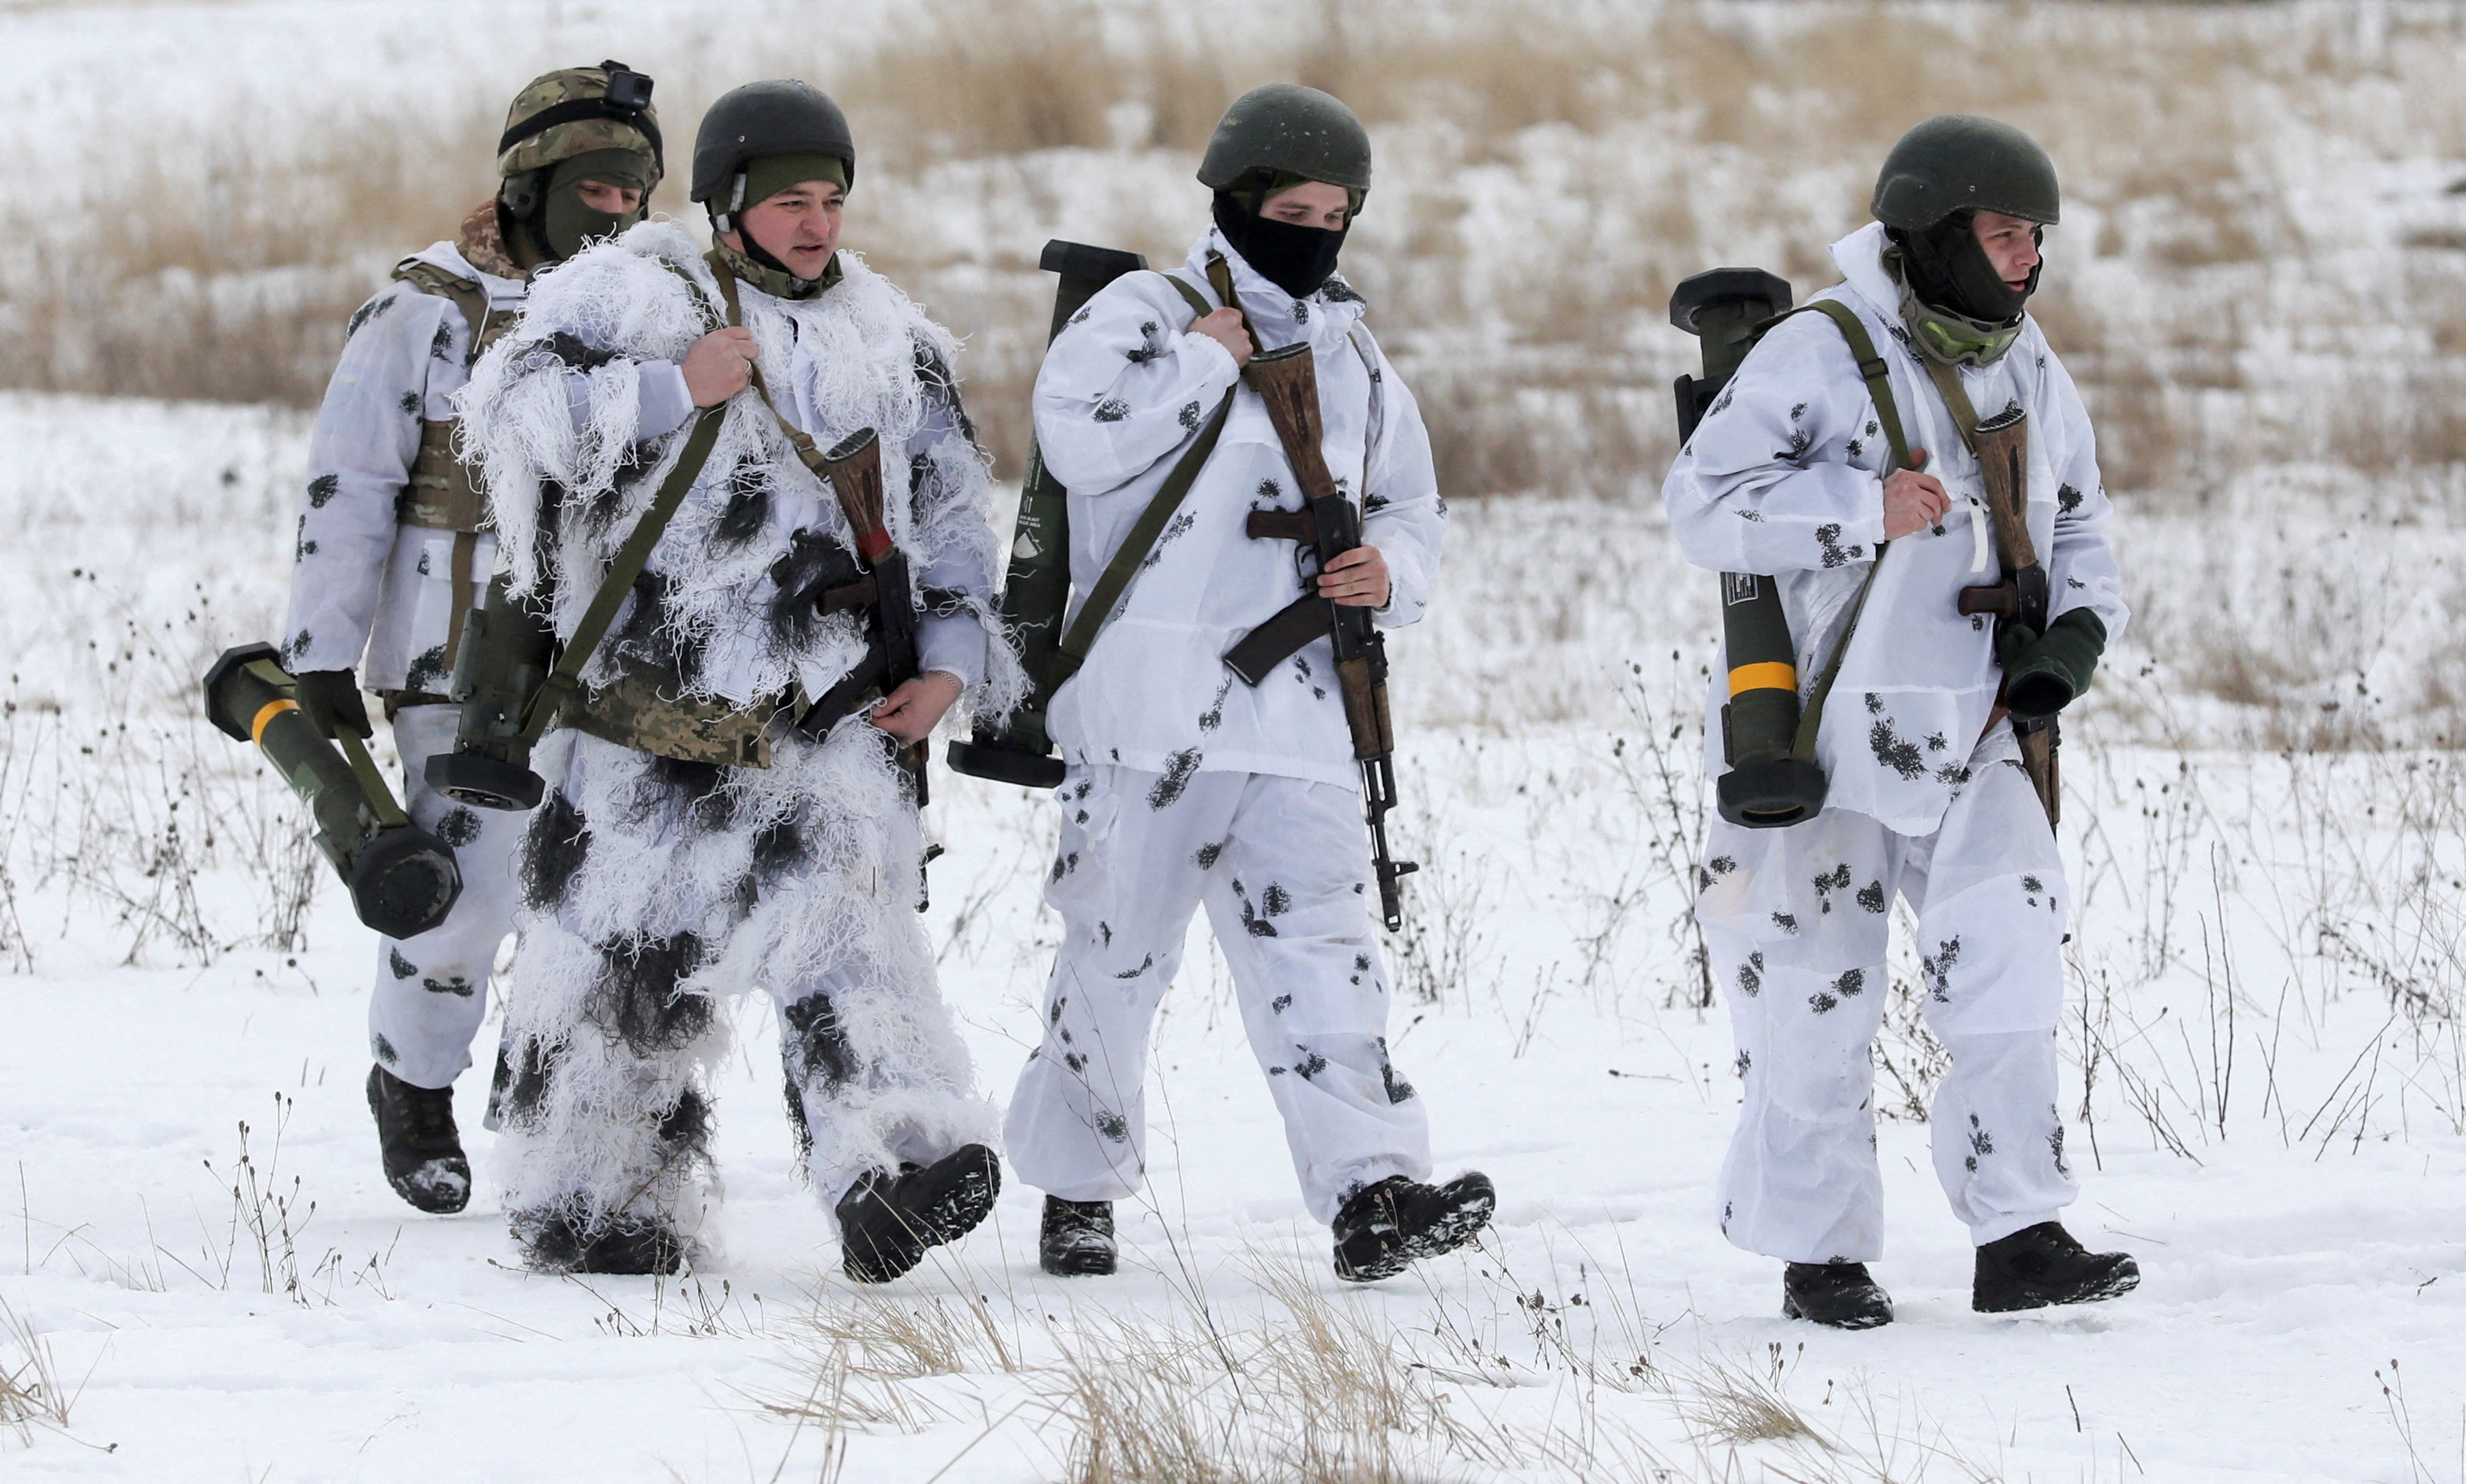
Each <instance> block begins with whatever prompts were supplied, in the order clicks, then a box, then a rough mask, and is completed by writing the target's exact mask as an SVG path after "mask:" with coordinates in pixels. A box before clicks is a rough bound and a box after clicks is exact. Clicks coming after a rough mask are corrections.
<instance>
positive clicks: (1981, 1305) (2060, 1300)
mask: <svg viewBox="0 0 2466 1484" xmlns="http://www.w3.org/2000/svg"><path fill="white" fill-rule="evenodd" d="M2140 1286H2141V1265H2140V1264H2139V1263H2137V1262H2134V1261H2133V1260H2132V1257H2131V1254H2129V1253H2127V1252H2093V1251H2089V1250H2088V1249H2087V1248H2084V1247H2082V1246H2081V1245H2080V1243H2079V1242H2077V1241H2075V1240H2074V1238H2073V1234H2072V1233H2071V1232H2069V1231H2066V1230H2065V1229H2063V1226H2062V1224H2061V1223H2058V1222H2052V1221H2042V1222H2040V1223H2038V1224H2037V1225H2036V1226H2034V1227H2024V1228H2022V1229H2020V1230H2018V1231H2015V1232H2013V1233H2012V1234H2011V1235H2010V1236H2007V1237H2005V1238H2002V1239H2001V1240H1999V1241H1994V1242H1989V1243H1987V1244H1986V1245H1985V1246H1984V1247H1982V1248H1980V1249H1979V1250H1978V1276H1977V1277H1976V1278H1975V1279H1973V1280H1972V1281H1971V1283H1970V1287H1969V1307H1971V1308H1972V1309H1975V1310H1977V1311H1978V1312H1979V1313H1981V1314H2010V1313H2012V1312H2014V1311H2016V1310H2020V1309H2043V1308H2045V1307H2047V1306H2048V1305H2049V1304H2082V1303H2089V1302H2091V1301H2093V1300H2096V1299H2099V1298H2113V1297H2114V1296H2116V1295H2118V1294H2128V1293H2130V1292H2132V1291H2133V1290H2134V1289H2136V1288H2139V1287H2140Z"/></svg>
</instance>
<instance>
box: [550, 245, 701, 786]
mask: <svg viewBox="0 0 2466 1484" xmlns="http://www.w3.org/2000/svg"><path fill="white" fill-rule="evenodd" d="M661 262H662V263H666V262H667V259H665V258H661ZM668 266H670V267H672V268H673V267H675V265H674V264H669V265H668ZM676 271H677V274H678V276H679V277H683V278H684V280H685V282H686V283H687V284H688V285H691V286H692V287H693V289H694V291H695V293H696V294H697V295H699V294H700V293H701V286H700V285H699V284H695V283H694V281H693V277H692V276H691V275H689V274H686V273H685V272H684V270H683V269H677V270H676ZM727 412H728V404H727V403H725V402H723V403H721V404H719V405H718V406H717V407H707V408H705V409H703V410H702V412H701V413H700V415H698V416H697V417H695V419H694V426H693V432H691V433H689V434H687V435H686V437H685V446H684V452H683V453H681V454H678V455H677V463H676V467H675V468H673V469H671V470H669V471H668V476H667V478H666V479H665V480H664V481H662V482H661V485H660V491H659V493H658V494H656V495H654V496H652V497H651V508H650V509H648V510H645V511H643V512H642V519H640V520H639V521H635V522H634V530H633V533H632V534H631V535H629V536H627V537H626V538H625V544H624V545H622V546H619V547H617V556H616V559H615V560H613V561H611V562H610V563H609V564H608V571H607V573H606V575H605V576H603V577H601V578H600V580H599V590H598V591H596V592H594V593H593V594H592V595H591V606H590V607H589V608H587V609H583V610H582V622H580V623H578V624H576V625H574V626H573V636H572V638H570V639H567V640H566V641H565V646H564V648H562V649H561V650H559V651H558V652H557V656H556V667H555V668H554V669H552V670H550V671H549V676H548V678H547V679H546V680H544V681H542V682H541V684H540V688H539V693H538V694H537V695H536V696H534V697H533V698H531V708H530V711H529V712H528V713H527V715H525V716H524V718H523V741H524V742H538V741H539V740H540V737H541V735H542V734H543V733H545V732H546V731H547V730H548V728H549V722H551V721H553V720H555V719H556V716H557V714H558V713H559V712H561V711H563V710H564V709H565V706H566V703H567V702H568V701H570V700H573V699H575V698H579V697H580V695H581V694H582V667H583V666H585V665H587V664H589V663H590V662H591V655H592V653H593V652H594V651H595V650H597V649H598V648H599V641H600V640H601V639H604V638H606V637H607V636H608V626H609V625H610V624H613V623H615V622H616V621H617V608H618V607H619V606H620V605H621V604H623V603H624V601H625V595H626V594H627V593H629V592H632V591H633V590H634V580H635V579H636V578H638V577H640V576H641V575H642V568H643V566H644V565H646V564H648V563H649V562H650V560H651V548H652V547H654V546H656V545H658V544H659V543H660V538H661V536H662V535H664V534H665V533H666V531H667V529H668V521H670V520H671V519H673V518H674V517H675V515H676V513H677V507H678V506H680V505H682V504H684V499H685V492H686V491H687V490H689V489H691V488H693V482H694V480H695V479H696V478H697V477H699V476H701V474H702V466H703V465H704V464H706V463H708V462H709V461H710V451H711V449H712V447H713V446H714V445H716V444H717V443H718V442H719V425H720V423H721V422H722V421H723V420H724V418H725V417H726V415H727Z"/></svg>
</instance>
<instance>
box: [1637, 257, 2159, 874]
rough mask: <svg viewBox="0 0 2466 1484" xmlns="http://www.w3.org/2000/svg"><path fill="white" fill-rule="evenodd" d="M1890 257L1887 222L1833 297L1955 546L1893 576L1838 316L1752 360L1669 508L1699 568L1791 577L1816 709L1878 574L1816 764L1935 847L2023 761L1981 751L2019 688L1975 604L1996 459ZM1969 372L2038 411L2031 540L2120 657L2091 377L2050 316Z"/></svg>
mask: <svg viewBox="0 0 2466 1484" xmlns="http://www.w3.org/2000/svg"><path fill="white" fill-rule="evenodd" d="M1884 246H1885V237H1884V229H1883V228H1882V227H1881V226H1880V225H1875V224H1870V225H1868V226H1867V227H1865V228H1862V229H1860V230H1859V231H1857V232H1855V233H1850V235H1849V236H1848V237H1845V238H1843V239H1842V240H1841V241H1839V242H1836V243H1834V244H1833V245H1832V259H1833V261H1834V263H1835V264H1837V265H1838V266H1839V267H1840V269H1841V272H1842V276H1843V277H1844V278H1845V279H1846V280H1847V281H1846V282H1844V283H1842V284H1839V285H1836V286H1834V287H1832V288H1828V289H1826V290H1825V291H1823V292H1822V293H1820V294H1818V295H1815V296H1813V297H1814V298H1816V299H1838V300H1840V301H1841V302H1843V303H1846V304H1848V305H1850V307H1851V308H1852V309H1854V310H1856V311H1857V314H1858V317H1859V319H1860V321H1863V322H1864V323H1865V325H1866V327H1867V333H1868V334H1869V336H1870V337H1871V338H1872V339H1873V341H1874V343H1875V345H1876V347H1877V350H1878V353H1879V354H1881V355H1882V356H1883V357H1884V359H1885V361H1886V362H1887V363H1888V364H1889V365H1890V368H1891V369H1890V377H1891V383H1892V388H1893V399H1894V402H1895V404H1896V405H1897V406H1898V408H1899V410H1900V415H1901V423H1902V427H1903V429H1904V430H1905V432H1906V433H1907V436H1908V439H1909V442H1910V445H1911V447H1912V448H1914V449H1924V450H1926V451H1927V453H1928V454H1929V455H1930V456H1929V459H1928V462H1927V465H1926V471H1927V473H1929V474H1932V475H1934V476H1937V477H1938V478H1939V479H1940V480H1942V481H1943V485H1944V488H1945V490H1946V491H1947V492H1948V493H1950V494H1951V496H1952V497H1953V501H1954V506H1953V510H1952V513H1951V515H1950V516H1949V517H1947V518H1946V520H1945V521H1944V522H1943V527H1942V529H1943V534H1942V535H1936V534H1933V533H1932V532H1931V531H1927V530H1920V531H1919V532H1918V533H1917V534H1916V535H1914V536H1907V537H1903V538H1902V539H1900V540H1898V541H1895V542H1894V543H1891V545H1890V547H1889V548H1888V549H1887V550H1886V552H1885V555H1884V558H1883V561H1882V564H1881V566H1880V568H1878V567H1877V564H1876V562H1875V557H1874V553H1875V551H1876V549H1877V548H1878V546H1879V545H1881V544H1882V543H1883V536H1884V498H1883V476H1882V470H1883V466H1884V464H1885V462H1886V461H1887V460H1888V459H1889V458H1890V456H1891V454H1890V451H1889V450H1888V449H1887V447H1886V443H1885V438H1884V435H1883V430H1882V428H1881V426H1880V425H1879V423H1878V421H1877V419H1876V415H1875V408H1874V403H1873V400H1872V398H1871V397H1870V396H1869V395H1868V391H1867V386H1866V383H1865V382H1864V381H1863V380H1861V379H1860V377H1859V375H1858V368H1857V362H1856V359H1855V357H1853V356H1852V354H1851V353H1850V346H1849V343H1848V341H1846V340H1845V339H1844V338H1843V336H1842V334H1841V330H1840V328H1839V326H1837V325H1835V324H1834V323H1833V322H1832V321H1830V320H1828V319H1827V318H1825V317H1824V316H1823V315H1821V314H1801V315H1796V316H1793V317H1791V318H1790V319H1789V320H1787V321H1783V322H1782V324H1780V325H1778V326H1776V327H1775V328H1774V329H1773V330H1772V331H1771V332H1770V333H1768V334H1766V335H1765V336H1764V338H1763V340H1762V342H1761V343H1759V344H1758V345H1757V346H1756V347H1755V349H1754V350H1752V351H1750V352H1749V353H1748V355H1747V358H1746V360H1745V362H1744V363H1743V364H1742V365H1740V366H1739V367H1738V371H1737V376H1736V377H1734V378H1733V379H1732V381H1731V382H1730V385H1729V386H1728V387H1727V388H1724V389H1723V390H1722V392H1721V394H1720V396H1718V397H1717V398H1715V400H1714V403H1713V406H1712V408H1711V409H1710V410H1707V412H1706V413H1705V416H1704V421H1703V423H1702V424H1701V425H1700V426H1699V427H1697V428H1696V430H1695V433H1694V436H1693V438H1691V439H1690V440H1689V441H1688V444H1687V446H1686V447H1685V448H1684V449H1682V450H1680V452H1679V455H1678V461H1677V463H1676V464H1675V465H1674V466H1672V468H1671V469H1670V476H1669V479H1668V480H1667V481H1666V482H1665V483H1664V485H1663V486H1662V499H1663V502H1664V504H1665V505H1666V506H1667V508H1668V510H1669V512H1670V526H1671V528H1672V530H1673V531H1674V532H1675V533H1676V535H1677V538H1678V543H1679V546H1680V549H1681V550H1683V551H1684V552H1685V553H1686V556H1687V560H1688V561H1689V562H1691V563H1693V564H1694V565H1697V566H1700V567H1704V568H1707V569H1709V570H1712V571H1728V572H1759V573H1766V574H1770V575H1771V576H1773V577H1774V579H1775V580H1776V582H1777V584H1778V586H1779V587H1780V590H1781V594H1782V608H1783V609H1784V610H1785V611H1786V612H1787V614H1788V616H1789V626H1790V633H1791V635H1792V636H1793V637H1794V639H1795V640H1796V643H1797V647H1798V676H1799V688H1800V691H1801V694H1802V696H1804V694H1805V692H1807V691H1809V690H1811V689H1812V688H1813V686H1814V685H1815V683H1816V680H1817V679H1818V677H1819V676H1820V674H1821V672H1822V670H1823V667H1824V664H1825V661H1826V660H1827V658H1828V657H1829V656H1830V654H1831V653H1832V650H1833V647H1834V644H1835V642H1836V638H1837V636H1838V634H1839V632H1840V631H1841V627H1842V625H1843V623H1844V622H1845V620H1846V618H1847V615H1848V612H1849V609H1850V604H1851V602H1852V601H1853V600H1854V599H1855V598H1856V596H1857V593H1858V589H1859V587H1860V585H1861V584H1863V583H1865V582H1866V581H1867V578H1868V575H1869V573H1870V571H1873V572H1874V587H1873V589H1872V592H1871V593H1870V594H1869V596H1868V599H1867V604H1866V608H1865V610H1864V612H1863V613H1862V614H1861V615H1860V617H1859V619H1858V626H1857V631H1856V632H1855V634H1854V636H1853V637H1852V639H1851V642H1850V648H1849V651H1848V653H1846V654H1845V655H1844V656H1843V658H1842V665H1841V674H1840V677H1839V679H1838V680H1837V681H1836V682H1835V683H1834V685H1833V689H1832V693H1831V697H1830V698H1829V700H1828V701H1827V705H1826V708H1825V714H1824V721H1823V726H1822V729H1821V732H1820V734H1819V736H1818V738H1817V743H1816V754H1817V762H1818V763H1819V764H1821V765H1822V767H1823V769H1824V771H1825V774H1826V776H1827V779H1829V781H1830V793H1829V795H1828V802H1827V807H1828V808H1844V809H1852V810H1855V811H1857V812H1859V813H1863V814H1868V815H1872V816H1873V817H1874V818H1876V819H1879V820H1881V821H1883V822H1884V824H1886V825H1887V826H1888V827H1890V828H1892V829H1893V830H1895V831H1900V832H1902V833H1907V834H1923V833H1926V832H1929V831H1933V830H1934V829H1935V827H1936V824H1937V822H1938V821H1939V820H1940V819H1941V818H1942V816H1943V811H1944V809H1945V808H1946V806H1947V805H1948V804H1949V803H1950V802H1951V799H1952V797H1953V795H1954V793H1955V792H1957V791H1958V790H1959V788H1960V787H1961V786H1962V785H1963V784H1965V783H1966V782H1967V781H1968V779H1969V777H1970V776H1971V770H1972V769H1973V768H1974V767H1975V766H1977V765H1980V764H1984V763H1985V762H1988V761H1992V760H1993V759H1994V758H1996V757H1999V756H2003V755H2005V754H2006V753H2008V752H2009V751H2010V749H2011V747H2012V743H2011V741H2010V736H2009V732H2008V730H2006V729H2005V728H2003V727H1999V728H1998V729H1997V735H1996V736H1995V737H1993V738H1988V739H1986V743H1987V745H1986V747H1985V748H1984V749H1981V748H1979V746H1978V745H1977V744H1978V743H1979V742H1980V740H1981V737H1982V734H1983V733H1984V730H1985V728H1986V724H1987V719H1988V717H1989V716H1990V715H1991V714H1992V711H1993V708H1994V703H1995V695H1996V691H1997V689H1998V686H1999V682H2000V679H2001V675H2000V672H1999V670H1998V667H1997V665H1996V662H1995V649H1994V626H1993V624H1992V622H1991V621H1990V620H1986V619H1973V618H1967V617H1963V616H1962V614H1961V612H1960V611H1959V609H1958V608H1957V607H1956V605H1957V602H1958V596H1959V593H1960V590H1961V589H1962V588H1963V587H1976V586H1980V585H1984V584H1989V583H1993V582H1995V581H1996V580H1997V579H1998V575H1999V568H1998V565H1997V563H1996V559H1995V556H1994V552H1993V546H1992V542H1991V540H1990V534H1989V529H1990V528H1989V526H1988V525H1987V523H1986V516H1985V512H1984V506H1983V504H1981V503H1980V498H1981V495H1982V486H1981V484H1980V482H1979V475H1978V462H1977V460H1976V459H1975V458H1974V457H1973V456H1971V454H1969V452H1968V450H1967V449H1966V448H1965V447H1964V446H1963V444H1962V439H1961V436H1960V434H1959V433H1958V432H1956V431H1955V430H1954V428H1953V426H1952V422H1951V417H1950V414H1949V413H1948V412H1947V411H1946V410H1945V409H1944V405H1943V401H1942V398H1941V396H1940V395H1939V393H1938V392H1937V391H1936V388H1935V385H1934V383H1933V382H1931V381H1930V380H1929V379H1928V377H1927V373H1926V370H1925V368H1924V367H1923V366H1921V365H1919V364H1918V361H1917V352H1916V351H1915V350H1914V349H1913V348H1912V347H1911V345H1910V343H1909V333H1908V331H1907V330H1905V329H1904V328H1903V327H1902V324H1901V320H1900V314H1899V301H1900V299H1899V290H1898V286H1897V285H1896V284H1895V282H1894V279H1893V277H1892V276H1891V275H1890V273H1889V272H1888V271H1887V270H1886V268H1885V267H1884V265H1883V262H1882V254H1883V249H1884ZM1960 374H1961V380H1962V388H1963V389H1964V390H1966V391H1967V392H1968V393H1969V399H1970V403H1971V405H1972V406H1973V407H1974V408H1975V409H1976V410H1977V412H1978V415H1979V416H1980V417H1982V418H1984V417H1992V416H1994V415H1995V414H1996V413H1997V412H1999V411H2001V410H2004V409H2006V407H2008V406H2010V405H2011V404H2013V403H2015V402H2018V403H2019V404H2020V405H2021V406H2022V407H2023V408H2025V409H2027V410H2028V411H2029V535H2030V539H2031V542H2032V543H2033V544H2035V545H2036V547H2037V548H2038V552H2039V558H2040V560H2041V561H2042V562H2043V563H2044V564H2045V565H2046V567H2047V571H2048V576H2049V581H2050V583H2051V587H2052V599H2051V605H2050V616H2054V615H2058V614H2061V613H2063V612H2066V611H2068V610H2070V609H2075V608H2088V609H2095V610H2096V613H2097V614H2098V616H2099V617H2100V618H2101V619H2103V620H2104V621H2105V623H2106V631H2107V639H2108V642H2109V644H2110V645H2111V644H2112V643H2113V642H2114V641H2115V640H2117V639H2118V638H2120V637H2121V636H2122V633H2123V629H2124V625H2125V622H2126V620H2127V619H2128V617H2129V616H2130V615H2129V610H2128V609H2126V608H2125V606H2124V602H2123V590H2122V579H2121V575H2120V573H2119V570H2118V568H2117V566H2116V561H2115V553H2114V550H2113V549H2112V547H2111V546H2110V545H2109V543H2108V542H2107V537H2106V527H2107V522H2108V521H2109V520H2110V519H2112V517H2113V515H2114V506H2113V505H2112V504H2111V503H2110V502H2109V501H2108V499H2107V496H2106V488H2105V485H2104V483H2103V482H2102V481H2101V480H2100V478H2099V476H2098V471H2097V446H2096V435H2095V434H2094V433H2093V432H2092V431H2091V428H2090V423H2089V413H2088V411H2087V410H2085V409H2084V408H2083V407H2082V405H2081V399H2080V393H2079V391H2078V390H2077V389H2076V388H2074V385H2073V380H2072V377H2071V376H2070V375H2069V374H2067V373H2066V371H2065V370H2064V367H2063V364H2062V363H2061V362H2060V361H2058V360H2056V359H2055V355H2054V352H2053V351H2052V350H2051V349H2049V348H2048V346H2047V340H2046V336H2045V335H2044V334H2042V333H2041V332H2040V330H2039V328H2038V324H2037V321H2034V320H2031V321H2028V323H2027V324H2026V326H2025V327H2024V329H2023V331H2022V334H2021V337H2020V339H2019V340H2018V341H2017V342H2015V343H2014V344H2013V346H2012V348H2011V349H2010V350H2009V351H2008V352H2006V354H2005V356H2004V357H2003V358H2002V359H2001V360H1999V361H1998V362H1996V363H1995V364H1994V365H1991V366H1986V367H1984V368H1973V367H1966V366H1964V367H1962V368H1961V372H1960ZM1707 590H1708V595H1709V591H1710V588H1709V586H1708V589H1707ZM1726 670H1727V665H1726V664H1724V665H1723V666H1722V667H1721V669H1720V671H1717V672H1716V673H1715V679H1714V694H1713V698H1712V707H1713V715H1712V719H1711V723H1710V724H1709V725H1708V726H1707V728H1706V730H1707V733H1708V734H1709V742H1710V746H1709V751H1710V753H1711V758H1710V763H1711V767H1712V770H1713V771H1714V772H1715V773H1716V774H1717V773H1721V772H1725V771H1727V764H1726V763H1725V762H1724V761H1723V759H1722V757H1721V751H1720V721H1719V707H1720V704H1721V702H1722V701H1723V700H1724V699H1726V698H1727V690H1728V687H1727V684H1726V679H1725V675H1724V674H1723V672H1726Z"/></svg>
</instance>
